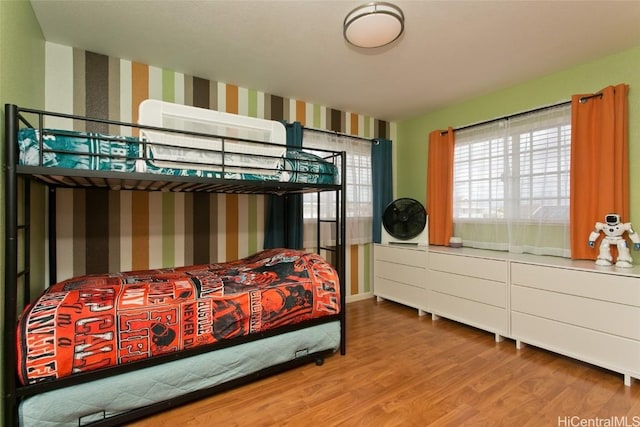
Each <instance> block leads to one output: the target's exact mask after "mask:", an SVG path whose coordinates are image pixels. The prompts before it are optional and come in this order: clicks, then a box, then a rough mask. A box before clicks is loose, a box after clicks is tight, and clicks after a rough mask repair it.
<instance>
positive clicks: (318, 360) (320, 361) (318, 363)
mask: <svg viewBox="0 0 640 427" xmlns="http://www.w3.org/2000/svg"><path fill="white" fill-rule="evenodd" d="M322 365H324V359H323V358H322V357H319V358H317V359H316V366H322Z"/></svg>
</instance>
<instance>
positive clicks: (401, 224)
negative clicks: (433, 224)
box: [382, 198, 427, 240]
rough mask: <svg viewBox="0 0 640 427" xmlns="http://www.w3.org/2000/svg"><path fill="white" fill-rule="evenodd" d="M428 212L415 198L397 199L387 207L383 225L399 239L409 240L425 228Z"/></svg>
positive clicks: (383, 215)
mask: <svg viewBox="0 0 640 427" xmlns="http://www.w3.org/2000/svg"><path fill="white" fill-rule="evenodd" d="M426 224H427V212H426V211H425V209H424V206H422V204H421V203H420V202H418V201H417V200H415V199H410V198H401V199H396V200H394V201H393V202H391V203H389V205H388V206H387V207H386V208H385V210H384V213H383V214H382V225H383V226H384V229H385V230H387V233H389V234H390V235H391V236H393V237H394V238H396V239H399V240H409V239H412V238H414V237H416V236H417V235H419V234H420V233H422V231H423V230H424V227H425V225H426Z"/></svg>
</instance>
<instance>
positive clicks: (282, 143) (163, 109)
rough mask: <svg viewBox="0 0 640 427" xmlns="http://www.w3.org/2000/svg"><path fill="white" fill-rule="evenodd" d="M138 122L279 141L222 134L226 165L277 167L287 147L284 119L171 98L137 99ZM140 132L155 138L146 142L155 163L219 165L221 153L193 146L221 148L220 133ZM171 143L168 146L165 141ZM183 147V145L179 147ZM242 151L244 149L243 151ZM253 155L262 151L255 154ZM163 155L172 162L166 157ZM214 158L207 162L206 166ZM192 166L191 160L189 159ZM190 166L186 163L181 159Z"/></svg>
mask: <svg viewBox="0 0 640 427" xmlns="http://www.w3.org/2000/svg"><path fill="white" fill-rule="evenodd" d="M138 111H139V120H138V122H139V124H141V125H146V126H155V127H162V128H169V129H176V130H184V131H190V132H198V133H203V134H207V135H216V136H221V137H233V138H241V139H248V140H251V141H260V142H270V143H273V144H278V145H263V144H252V143H246V142H242V141H235V140H225V142H224V150H225V153H227V154H225V157H224V159H225V163H226V165H227V166H243V167H246V166H250V165H253V166H256V167H266V168H270V169H275V168H276V167H277V166H278V164H279V163H278V162H279V158H281V157H283V156H284V155H285V153H286V143H287V133H286V129H285V127H284V125H283V124H282V123H280V122H277V121H275V120H266V119H259V118H255V117H247V116H240V115H237V114H230V113H223V112H220V111H214V110H208V109H206V108H198V107H190V106H187V105H180V104H174V103H171V102H164V101H158V100H155V99H147V100H144V101H142V103H140V107H139V110H138ZM140 136H141V137H143V138H145V139H146V140H148V141H152V142H153V144H151V145H150V146H149V149H150V150H151V151H152V156H153V158H154V159H155V160H154V164H155V165H156V166H159V167H168V168H170V167H176V166H177V165H176V162H180V161H184V162H192V161H196V162H199V163H200V162H202V163H204V164H202V165H200V167H201V168H204V169H212V170H215V169H217V166H215V164H216V163H217V164H220V162H221V161H222V160H221V159H222V157H221V156H219V155H216V154H215V153H211V152H208V153H206V159H205V158H203V157H202V153H199V152H197V151H194V150H191V149H197V150H201V149H206V150H216V151H220V150H222V148H223V142H222V139H221V138H204V137H199V136H185V135H179V134H174V133H170V132H161V131H153V130H146V129H145V130H142V131H141V133H140ZM163 145H171V147H163ZM176 147H183V148H185V149H186V150H181V149H179V148H178V149H177V148H176ZM243 154H245V155H244V156H243ZM255 155H260V156H266V157H264V158H257V157H255ZM162 160H168V161H171V162H173V164H171V163H164V162H162ZM208 163H212V164H214V165H212V166H211V167H209V166H207V164H208ZM191 166H193V165H191ZM183 167H185V168H187V169H188V168H189V165H183Z"/></svg>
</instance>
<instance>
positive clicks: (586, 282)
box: [374, 245, 640, 385]
mask: <svg viewBox="0 0 640 427" xmlns="http://www.w3.org/2000/svg"><path fill="white" fill-rule="evenodd" d="M632 255H633V256H635V258H636V264H635V265H634V267H633V268H619V267H615V266H612V267H600V266H596V265H595V262H593V261H574V260H570V259H565V258H558V257H547V256H535V255H517V254H508V253H503V252H495V251H485V250H477V249H469V248H448V247H440V246H431V247H429V249H428V251H423V252H420V253H419V254H418V253H412V252H409V251H408V250H405V252H399V251H388V250H387V249H386V248H384V247H380V246H379V245H377V246H376V247H375V256H374V258H375V260H374V271H375V275H374V288H375V290H374V294H375V295H377V296H379V297H384V298H388V299H391V300H394V301H397V302H400V303H402V304H406V305H408V306H411V307H415V308H418V309H419V310H420V311H421V312H429V313H432V316H433V319H434V320H435V319H438V317H446V318H449V319H452V320H456V321H459V322H462V323H465V324H468V325H471V326H474V327H477V328H481V329H484V330H487V331H490V332H492V333H494V334H495V339H496V341H500V340H502V338H503V337H506V338H510V339H513V340H515V343H516V347H518V348H521V347H523V345H525V344H529V345H532V346H535V347H540V348H544V349H547V350H550V351H553V352H556V353H559V354H563V355H566V356H569V357H572V358H575V359H578V360H582V361H585V362H587V363H591V364H593V365H597V366H601V367H604V368H606V369H609V370H611V371H614V372H619V373H621V374H622V375H623V378H624V383H625V385H631V382H632V378H636V379H640V262H639V261H638V260H640V255H638V254H637V253H635V252H634V253H632Z"/></svg>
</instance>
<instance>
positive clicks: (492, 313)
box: [427, 291, 508, 335]
mask: <svg viewBox="0 0 640 427" xmlns="http://www.w3.org/2000/svg"><path fill="white" fill-rule="evenodd" d="M427 311H430V312H432V313H433V314H436V315H439V316H442V317H446V318H448V319H451V320H456V321H458V322H462V323H465V324H467V325H471V326H475V327H477V328H480V329H484V330H486V331H490V332H493V333H497V334H500V335H507V332H508V330H507V312H506V310H505V309H503V308H499V307H496V306H493V305H489V304H483V303H480V302H477V301H471V300H468V299H465V298H459V297H456V296H453V295H448V294H443V293H440V292H435V291H429V308H428V310H427Z"/></svg>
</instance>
